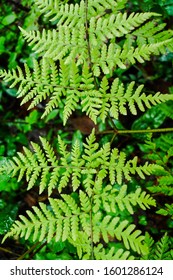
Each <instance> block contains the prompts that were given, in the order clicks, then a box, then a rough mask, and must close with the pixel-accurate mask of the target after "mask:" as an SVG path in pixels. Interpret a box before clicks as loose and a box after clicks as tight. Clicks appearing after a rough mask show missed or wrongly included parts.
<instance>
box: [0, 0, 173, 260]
mask: <svg viewBox="0 0 173 280" xmlns="http://www.w3.org/2000/svg"><path fill="white" fill-rule="evenodd" d="M35 2H37V5H34V3H35ZM39 2H40V5H38V4H39ZM44 2H46V1H34V0H30V1H25V0H23V1H17V0H16V1H2V4H1V7H0V19H1V20H0V22H1V24H0V30H1V34H3V35H1V36H0V61H1V65H0V67H1V69H2V71H1V78H2V80H1V84H0V100H1V102H0V118H1V123H0V168H1V173H0V211H1V215H0V236H1V240H3V239H4V236H5V239H4V240H5V242H4V243H3V244H1V246H0V256H1V259H78V258H87V259H90V258H97V259H106V258H107V259H111V258H114V259H133V258H134V259H172V258H173V239H172V228H173V220H172V218H173V201H172V196H173V189H172V184H173V176H172V171H173V161H172V156H173V147H172V140H173V117H172V109H173V98H172V93H173V85H172V77H173V71H172V60H173V47H172V46H173V39H172V38H173V31H171V29H172V30H173V26H172V19H173V4H172V3H171V2H172V1H169V0H167V1H166V0H165V1H161V0H155V1H150V0H143V1H135V0H133V1H122V0H121V1H112V2H117V3H118V5H119V6H118V8H119V11H121V10H122V12H123V13H124V12H126V13H127V15H128V16H129V15H130V14H131V13H133V12H134V13H136V14H137V13H142V14H141V18H140V15H139V14H137V15H138V16H136V19H135V20H134V22H133V16H131V20H129V23H128V24H126V20H127V18H128V17H125V18H124V19H123V18H122V17H120V16H119V21H120V20H122V22H123V24H124V26H123V27H121V28H120V27H119V25H118V21H117V22H115V23H116V24H117V25H116V24H115V25H116V26H115V29H113V26H111V28H110V29H109V32H110V33H109V34H108V33H107V36H108V37H107V38H105V37H104V34H102V32H101V31H100V29H99V26H97V24H96V23H95V27H97V28H96V30H97V32H98V34H97V33H96V34H95V33H94V32H93V33H92V30H91V34H92V35H93V34H95V36H96V37H95V38H94V35H93V37H92V38H90V40H91V41H92V40H93V41H92V42H94V40H96V41H97V40H98V42H99V43H98V44H100V45H99V46H101V44H102V43H103V45H106V46H108V45H109V44H112V45H113V44H114V43H115V41H114V36H115V34H116V36H117V37H118V39H117V41H116V46H119V48H120V49H121V48H122V49H123V50H124V53H123V52H122V53H121V52H119V53H118V54H117V56H116V58H115V59H114V60H113V59H112V57H111V52H110V53H108V52H107V53H106V52H105V53H104V51H105V49H102V51H101V54H98V53H97V50H96V49H97V48H96V49H95V50H94V51H93V52H92V47H91V46H89V45H88V46H87V51H88V50H89V51H88V53H87V51H86V52H82V49H81V52H80V51H79V49H80V48H77V49H73V50H72V51H71V49H70V48H69V49H67V50H66V51H65V50H64V53H62V55H61V57H59V56H58V55H59V52H60V51H62V49H63V48H62V46H61V45H60V44H59V46H57V49H56V47H55V46H54V45H53V40H52V41H51V40H48V42H47V44H45V45H44V44H43V45H41V44H39V40H41V39H44V40H46V39H45V38H46V36H45V37H44V34H43V33H42V30H43V29H46V30H55V29H56V28H58V23H59V22H61V24H62V25H63V24H65V23H66V20H67V22H68V15H69V22H71V21H72V18H73V23H72V25H71V26H72V28H73V30H75V27H76V26H77V24H81V23H80V20H79V19H78V20H76V21H75V17H74V15H73V17H71V18H70V12H69V13H67V16H66V18H65V16H64V19H63V20H61V21H60V19H61V17H62V15H61V14H60V15H58V16H56V14H55V13H54V11H53V10H52V12H51V13H49V12H50V10H49V9H50V8H49V9H47V10H46V9H44V5H43V4H41V3H44ZM53 2H58V1H53ZM60 2H61V3H62V4H63V3H66V2H68V3H69V4H70V3H72V4H75V3H81V2H82V1H60ZM84 2H85V5H86V3H88V1H84ZM95 2H99V1H95ZM100 2H101V3H102V4H101V7H104V5H103V2H105V3H106V2H107V3H109V2H111V1H100ZM107 5H108V4H107ZM110 5H112V6H111V7H109V6H108V7H109V8H107V9H105V10H104V13H103V14H102V13H101V15H100V14H99V15H96V18H97V20H98V19H99V17H100V18H101V17H104V16H105V18H106V19H109V17H110V16H111V13H112V11H113V9H114V6H113V4H110ZM38 6H40V9H39V8H38ZM76 7H77V6H76ZM116 8H117V7H116ZM76 9H77V8H76ZM97 9H98V10H99V8H98V7H95V9H93V10H92V11H91V10H89V11H88V14H87V16H88V17H87V19H88V21H86V22H85V25H84V26H85V28H84V29H82V28H81V25H80V31H81V32H84V35H86V39H87V36H88V28H89V25H87V23H88V22H89V20H90V18H92V17H93V18H94V16H95V13H96V14H97V12H98V10H97ZM100 9H101V8H100ZM111 9H112V10H111ZM43 10H44V13H43ZM81 10H82V9H81ZM71 12H72V10H71ZM80 12H81V11H80ZM146 12H148V14H144V13H146ZM45 13H47V17H44V14H45ZM81 13H82V12H81ZM92 13H93V14H92ZM151 13H153V14H151ZM156 13H159V14H160V15H161V16H156ZM78 16H79V14H78V13H77V14H76V17H78ZM85 16H86V14H85ZM116 16H117V15H116ZM145 16H146V18H145V19H144V17H145ZM52 18H53V20H52ZM81 18H82V17H81ZM49 19H51V21H49ZM123 20H124V21H123ZM69 22H68V23H66V24H67V26H68V27H69ZM112 22H114V21H113V20H112ZM165 23H166V24H165ZM88 24H89V23H88ZM90 24H91V23H90ZM59 25H60V23H59ZM112 25H113V24H112ZM141 25H142V27H141ZM18 26H20V27H21V28H20V29H19V28H18ZM105 26H106V23H105V25H104V27H105ZM129 26H130V27H129ZM140 27H141V29H140ZM69 28H70V27H69ZM142 28H143V30H142ZM77 30H79V27H78V26H77ZM82 30H83V31H82ZM112 30H113V31H112ZM117 30H118V31H117ZM168 30H170V31H168ZM38 32H39V33H38ZM66 32H67V31H66ZM99 32H100V33H99ZM111 32H112V33H111ZM40 34H42V35H40ZM50 34H51V33H50ZM67 34H68V35H69V33H66V35H67ZM112 34H114V36H112ZM50 36H51V35H50ZM62 36H63V34H62ZM78 36H79V35H78V31H77V33H76V34H75V31H74V38H75V40H76V41H75V42H76V44H82V43H83V42H82V39H81V38H82V36H81V38H78ZM66 37H67V36H66ZM79 37H80V36H79ZM148 38H149V39H148ZM66 40H67V39H66ZM68 40H69V43H70V42H71V41H70V40H71V37H70V35H69V37H68ZM68 40H67V41H65V43H66V44H68ZM73 40H74V39H73ZM147 40H148V41H147ZM85 41H86V42H87V40H85ZM146 41H147V47H146V48H145V49H142V47H143V46H144V45H146ZM88 42H89V41H88ZM158 42H159V43H160V45H159V46H158V45H157V43H158ZM55 43H56V42H55ZM73 43H74V41H73ZM57 45H58V44H57ZM93 45H94V43H93ZM52 46H53V47H52ZM127 46H128V47H129V46H130V47H133V48H136V49H137V50H136V52H135V51H134V53H131V54H130V55H129V54H127V52H126V51H127ZM148 46H149V47H148ZM58 47H59V49H58ZM100 48H101V47H100ZM140 48H141V49H142V51H140V50H141V49H140ZM147 48H148V49H147ZM64 49H65V48H64ZM93 49H94V47H93ZM78 51H79V53H78ZM45 53H46V54H47V57H48V59H49V61H47V60H46V59H43V60H41V58H42V57H43V56H44V55H45ZM88 54H89V55H88ZM51 55H52V57H51ZM99 55H100V57H99ZM56 56H57V58H56V59H55V57H56ZM92 56H93V57H92ZM133 56H134V59H132V57H133ZM98 57H99V58H100V60H99V59H98ZM52 58H53V60H51V59H52ZM73 58H75V59H73ZM127 58H128V59H129V60H128V59H127ZM94 59H95V61H94ZM106 59H107V61H108V62H107V64H106V63H104V61H105V60H106ZM72 60H73V61H72ZM68 61H69V62H70V63H69V65H70V66H68ZM98 61H99V62H98ZM112 61H113V64H112ZM66 62H67V63H66ZM95 62H96V63H95ZM94 63H95V65H94ZM99 63H100V64H99ZM24 65H25V66H24ZM26 65H27V66H26ZM115 65H116V67H115ZM19 67H20V70H19ZM70 67H71V68H70ZM12 69H18V70H16V72H15V71H14V70H12ZM32 71H34V73H35V74H34V75H35V79H37V80H40V81H41V82H42V83H43V84H44V81H45V80H47V81H48V82H49V83H50V84H51V83H52V87H53V90H52V88H51V89H50V88H48V87H46V86H43V87H41V88H40V87H38V88H36V89H35V91H33V93H31V94H30V95H29V93H28V89H27V88H26V87H27V86H28V85H27V84H26V82H25V81H24V77H22V75H23V74H21V73H25V74H24V76H25V75H28V77H29V78H28V79H32V77H33V76H32V75H33V74H32ZM40 73H41V74H40ZM69 77H70V78H69ZM41 79H42V80H41ZM52 81H53V82H52ZM13 82H14V84H13V87H12V88H10V87H9V86H10V84H12V83H13ZM20 82H21V86H20ZM55 83H58V85H59V88H64V89H65V88H68V89H69V91H68V93H66V91H65V90H64V91H62V94H61V93H59V91H58V90H59V89H56V90H57V92H58V93H57V92H56V95H55V94H54V95H53V94H52V91H53V92H54V91H55V88H54V85H55ZM142 84H143V85H144V87H142V86H141V85H142ZM46 85H47V84H46ZM18 86H19V87H20V92H17V90H18ZM74 88H75V90H77V92H78V93H77V94H76V92H74ZM92 90H93V92H91V91H92ZM39 91H42V92H43V94H40V95H39ZM49 91H50V92H49ZM44 92H45V95H44ZM83 92H84V93H83ZM86 92H87V93H86ZM90 92H91V93H90ZM108 92H111V94H112V95H111V94H110V95H108ZM158 92H161V93H158ZM89 93H90V95H89ZM115 93H116V94H117V95H118V98H119V100H118V102H117V101H116V102H117V104H118V105H116V106H113V105H110V104H114V102H115V99H114V94H115ZM51 94H52V96H54V98H53V97H52V96H51ZM58 94H59V97H58V99H57V100H58V101H57V100H55V99H56V98H57V95H58ZM87 94H88V95H89V96H90V97H88V95H87ZM100 94H101V95H100ZM17 96H18V97H20V99H17V98H16V97H17ZM78 96H79V97H78ZM101 96H102V98H101ZM100 100H102V103H100V102H101V101H100ZM130 100H131V102H130ZM20 101H21V102H22V105H20ZM116 102H115V103H116ZM88 104H89V105H88ZM111 106H112V107H111ZM28 107H29V108H30V110H29V111H27V109H28ZM115 107H116V108H115ZM100 108H101V109H100ZM45 112H46V113H45ZM42 115H43V116H44V118H42V117H41V116H42ZM148 132H150V133H148ZM57 136H58V137H57ZM57 138H58V141H57ZM23 146H24V147H25V148H24V149H23ZM23 151H24V152H23ZM57 158H58V160H57ZM24 163H25V164H24ZM33 163H34V164H33ZM32 164H33V165H32ZM29 165H30V166H32V168H31V169H29V167H28V166H29ZM59 165H60V166H61V170H60V171H59ZM67 165H69V166H70V168H69V170H68V169H67V168H66V166H67ZM34 170H37V171H38V170H39V171H38V172H37V174H36V173H34ZM50 170H51V171H52V174H53V175H54V174H55V176H53V175H52V176H50V175H49V173H50ZM79 170H80V172H79ZM81 170H82V171H81ZM57 172H59V173H58V175H57ZM25 174H26V176H24V175H25ZM95 174H96V175H95ZM108 197H109V199H108V200H106V199H107V198H108ZM56 199H58V200H56ZM40 202H41V204H40ZM57 202H58V203H57ZM58 204H59V205H60V206H58ZM39 205H40V206H39ZM32 207H34V208H33V209H34V212H33V210H32ZM40 207H41V208H40ZM28 210H29V211H28ZM26 211H28V212H27V213H28V215H29V217H30V220H27V221H26V219H25V218H21V217H26V218H27V219H28V216H27V215H26ZM32 213H34V217H33V216H32V215H33V214H32ZM69 213H70V214H69ZM21 215H22V216H21ZM64 216H65V217H67V218H66V219H64V220H63V225H62V232H59V231H58V230H57V229H58V228H59V225H60V223H61V222H62V219H63V218H62V217H64ZM71 216H74V218H73V219H72V218H71ZM45 217H46V218H45ZM68 217H70V218H68ZM17 220H19V222H18V223H19V224H17V223H16V224H15V223H14V222H15V221H17ZM46 220H50V223H48V224H46ZM89 220H90V222H88V221H89ZM91 220H92V223H91ZM31 221H32V222H31ZM80 221H82V222H81V224H80ZM30 222H31V223H30ZM40 222H41V223H42V224H45V227H41V226H40V224H39V223H40ZM31 224H33V225H35V226H36V225H37V228H34V226H32V227H30V225H31ZM38 224H39V225H38ZM12 225H13V227H12V228H11V226H12ZM79 225H80V226H79ZM26 226H27V227H28V228H29V227H30V232H29V231H27V230H26ZM89 226H90V227H92V230H91V229H90V228H89ZM70 231H71V232H72V233H70ZM46 232H49V233H48V235H46ZM40 233H41V236H40ZM84 233H85V234H84ZM88 236H89V237H88ZM38 237H39V238H38ZM52 237H55V238H52ZM82 238H83V240H82ZM25 239H27V241H26V240H25ZM79 241H81V242H79ZM82 242H83V243H84V245H85V246H83V247H82V246H79V244H78V243H82ZM91 244H92V245H91Z"/></svg>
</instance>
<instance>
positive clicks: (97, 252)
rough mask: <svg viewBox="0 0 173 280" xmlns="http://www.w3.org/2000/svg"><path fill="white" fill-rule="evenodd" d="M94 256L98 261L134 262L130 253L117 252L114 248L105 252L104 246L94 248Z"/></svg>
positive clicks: (121, 250)
mask: <svg viewBox="0 0 173 280" xmlns="http://www.w3.org/2000/svg"><path fill="white" fill-rule="evenodd" d="M94 256H95V259H96V260H134V257H133V256H132V255H131V254H130V252H129V251H125V250H123V249H118V250H117V251H115V248H114V247H111V248H110V249H109V250H105V248H104V247H103V245H102V244H99V245H98V246H95V247H94Z"/></svg>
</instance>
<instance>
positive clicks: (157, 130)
mask: <svg viewBox="0 0 173 280" xmlns="http://www.w3.org/2000/svg"><path fill="white" fill-rule="evenodd" d="M161 132H173V127H167V128H152V129H134V130H133V129H132V130H128V129H124V130H121V129H120V130H118V129H114V130H105V131H100V132H97V134H112V133H115V134H133V133H136V134H137V133H139V134H142V133H161Z"/></svg>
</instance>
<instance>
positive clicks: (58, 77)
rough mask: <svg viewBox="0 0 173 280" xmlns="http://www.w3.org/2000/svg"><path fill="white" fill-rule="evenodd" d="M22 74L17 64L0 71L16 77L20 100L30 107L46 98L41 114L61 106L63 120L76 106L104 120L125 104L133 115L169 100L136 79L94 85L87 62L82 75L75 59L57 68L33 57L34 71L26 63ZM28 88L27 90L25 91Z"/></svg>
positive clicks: (116, 115)
mask: <svg viewBox="0 0 173 280" xmlns="http://www.w3.org/2000/svg"><path fill="white" fill-rule="evenodd" d="M25 68H26V70H25V75H24V76H23V75H22V74H21V70H19V69H20V68H18V69H17V70H16V71H14V70H13V71H12V72H11V71H9V72H6V71H4V72H3V71H1V73H0V74H1V77H3V78H4V80H5V81H6V82H9V81H10V82H12V85H13V81H15V85H16V83H17V84H18V87H19V89H18V97H23V100H22V102H21V104H24V103H26V102H28V101H31V104H30V106H29V109H32V108H33V107H35V106H37V105H38V104H39V103H41V102H43V101H44V100H45V101H46V102H47V104H46V107H45V111H44V113H43V115H42V117H45V116H46V115H47V114H49V113H50V112H51V111H52V110H53V109H54V108H61V107H62V106H63V121H64V124H66V122H67V120H68V118H69V116H70V115H71V114H72V112H73V111H75V110H76V109H77V108H78V107H80V108H81V109H82V111H83V112H86V114H87V115H88V116H89V117H90V118H91V119H92V120H93V121H94V122H95V123H97V119H98V117H100V118H101V120H102V121H103V122H104V121H105V119H106V118H107V116H108V115H109V114H110V115H111V117H113V118H115V119H118V118H119V114H120V113H121V114H123V115H126V114H127V107H128V108H129V109H130V112H131V113H132V114H133V115H136V114H137V108H139V109H140V110H141V111H145V108H151V106H153V105H156V104H159V103H163V102H166V101H168V100H172V99H173V96H172V95H171V94H161V93H159V92H157V93H155V94H154V95H151V94H149V95H146V94H145V93H144V92H143V91H142V90H143V87H144V86H143V85H140V86H138V87H137V88H136V89H134V87H135V83H134V82H131V83H130V84H129V85H128V87H127V88H126V89H125V86H124V84H123V83H122V82H120V80H119V79H118V78H116V79H115V80H114V81H113V83H112V85H111V86H109V85H108V80H107V78H106V77H104V78H103V79H102V81H101V83H100V87H99V89H95V85H94V79H93V77H92V74H91V73H90V72H89V69H88V66H87V64H84V66H83V69H82V76H80V73H79V69H78V68H77V66H76V64H75V63H72V64H71V65H70V66H69V65H65V64H64V63H63V62H61V63H60V70H59V71H58V69H57V67H56V64H55V62H53V61H52V60H47V59H43V60H42V61H41V63H40V64H39V63H38V62H37V61H34V69H33V73H31V72H30V71H29V70H28V68H27V66H26V67H25ZM28 89H29V92H28V93H26V92H27V91H28Z"/></svg>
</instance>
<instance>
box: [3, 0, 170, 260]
mask: <svg viewBox="0 0 173 280" xmlns="http://www.w3.org/2000/svg"><path fill="white" fill-rule="evenodd" d="M66 2H68V3H77V2H80V1H78V0H71V1H66ZM33 4H34V0H1V5H0V67H1V68H3V69H7V68H8V69H12V68H15V67H16V66H17V65H20V66H21V67H22V65H23V64H24V63H26V62H27V63H28V64H29V65H30V66H31V67H32V59H33V58H34V57H36V54H34V53H33V52H32V49H31V48H30V47H28V45H27V43H26V42H25V41H24V39H23V38H22V36H21V34H20V30H19V28H18V27H19V26H22V27H23V28H24V29H26V30H42V29H43V27H44V28H51V26H52V25H53V23H52V24H50V22H48V21H46V19H45V18H43V17H42V15H40V12H39V10H38V9H37V7H36V6H34V5H33ZM127 11H128V12H148V11H153V12H156V13H160V14H161V15H162V16H161V19H160V20H161V21H163V22H166V23H167V28H170V29H173V1H172V0H154V1H152V0H142V1H141V0H131V1H128V3H127ZM172 66H173V53H169V52H168V53H167V54H165V55H162V56H161V57H152V59H151V61H149V62H146V63H144V64H139V63H137V64H136V65H134V66H132V67H129V68H128V69H127V70H119V69H118V70H116V72H115V76H119V77H120V78H121V80H123V81H124V82H127V83H129V82H130V81H132V80H134V81H136V82H137V83H138V84H141V83H142V84H144V85H145V88H146V91H148V92H149V93H152V92H157V91H160V92H165V93H167V92H170V93H173V67H172ZM41 111H42V107H41V105H40V106H39V107H37V108H34V109H33V110H32V111H29V112H28V111H27V107H26V106H20V102H19V100H18V99H16V91H15V90H14V89H13V90H12V89H9V88H8V85H7V84H5V83H4V82H3V81H0V165H3V164H4V162H5V161H6V160H7V159H8V158H9V157H11V156H14V155H15V154H16V153H17V152H18V151H21V150H22V146H23V145H25V146H28V145H29V141H36V142H37V141H38V137H39V135H41V136H44V137H47V139H48V140H49V141H51V142H52V143H54V145H55V146H56V143H57V142H56V136H57V134H59V135H61V137H62V138H64V141H66V143H67V144H70V145H71V144H72V143H73V142H74V141H75V140H76V139H78V140H79V141H81V142H82V140H83V139H84V137H85V136H86V135H87V134H89V133H90V132H91V129H92V128H93V127H94V124H93V123H92V122H91V120H90V119H89V118H87V117H86V116H81V114H80V112H79V113H75V115H74V116H72V118H71V119H70V120H69V122H68V124H67V126H66V127H65V128H64V127H63V126H62V121H61V119H58V118H57V115H58V112H57V110H54V111H53V112H51V113H50V114H49V115H48V116H47V118H46V119H45V120H40V115H41ZM172 112H173V102H168V103H166V104H163V105H158V106H155V107H153V108H152V109H149V110H147V111H146V112H145V113H144V114H141V113H140V114H139V115H138V116H137V117H135V118H134V116H132V117H131V116H128V117H127V118H126V117H124V116H120V119H119V120H118V121H115V120H113V122H114V124H115V125H116V127H117V128H118V129H123V128H124V129H147V128H158V127H173V114H172ZM111 127H112V123H111V122H110V121H109V120H108V121H107V123H106V124H103V123H101V122H100V123H99V124H98V127H97V129H98V130H99V131H100V132H101V131H105V130H109V129H110V128H111ZM172 138H173V135H172V133H169V134H167V135H164V136H163V135H159V134H156V135H153V137H152V138H151V139H150V140H148V135H146V134H130V135H123V136H118V137H115V138H114V139H112V135H111V134H110V135H109V134H105V135H102V136H101V135H100V136H99V135H98V141H100V143H101V144H103V143H105V142H107V141H108V140H109V141H113V145H114V146H115V147H118V148H119V149H120V150H123V151H125V152H126V155H127V157H129V158H130V157H134V156H136V155H137V156H138V157H139V159H140V161H141V162H142V161H144V160H145V159H146V158H147V159H149V160H152V161H153V162H156V161H157V160H158V158H163V157H167V158H169V161H165V162H164V165H165V167H166V168H167V170H169V172H170V173H172V171H173V161H172V160H171V157H168V154H167V152H168V150H169V149H171V145H172V143H173V142H172V140H173V139H172ZM146 141H149V142H147V143H150V145H149V144H148V146H146ZM151 143H153V145H154V146H152V144H151ZM153 147H155V148H154V150H153ZM151 148H152V149H151ZM151 151H152V154H155V157H154V158H151V157H150V156H149V155H150V153H151ZM153 151H154V152H153ZM171 156H173V153H172V154H171ZM156 158H157V159H156ZM153 180H154V179H153V178H150V180H149V181H148V182H143V181H141V182H139V181H137V179H134V180H132V181H131V182H130V188H131V189H133V190H134V189H136V188H137V187H138V185H140V186H142V187H143V188H144V189H146V188H147V189H148V191H150V192H152V193H154V189H152V186H153V184H157V182H154V181H153ZM172 183H173V182H172ZM171 188H172V185H171V183H170V185H169V186H168V190H167V192H166V188H165V191H164V192H163V191H161V190H158V191H157V192H156V193H154V195H155V198H156V200H157V202H158V204H159V205H160V207H163V206H164V204H165V203H168V204H171V203H173V199H172V195H173V192H171ZM26 189H27V184H26V182H25V181H22V182H17V181H16V179H13V180H11V179H10V180H9V178H8V176H7V175H4V174H3V175H0V241H1V237H2V236H3V235H4V233H5V232H7V231H8V229H9V227H10V226H11V224H12V223H13V222H14V220H15V219H16V217H17V216H18V215H19V214H23V213H24V212H25V211H26V209H29V208H31V207H32V206H33V205H37V204H38V202H40V201H46V200H47V194H46V193H45V194H43V195H42V196H39V195H38V189H37V187H36V188H35V189H34V190H32V191H26ZM162 214H163V213H161V214H160V213H158V214H156V210H155V209H154V210H152V211H151V210H150V211H145V212H142V211H141V212H140V213H139V212H138V213H136V214H135V215H134V217H133V220H134V222H135V223H137V224H139V226H140V227H141V230H145V231H148V232H149V233H150V234H152V236H153V238H154V239H155V240H156V241H158V240H159V239H160V238H161V237H162V236H163V234H164V232H166V231H167V232H168V233H169V232H170V235H171V232H172V229H173V219H172V217H171V216H170V215H169V213H168V215H167V216H166V218H165V215H162ZM172 216H173V215H172ZM127 218H128V219H129V220H131V219H132V217H130V216H129V217H127V216H126V219H127ZM116 246H117V248H118V246H119V244H117V245H116V244H115V247H116ZM67 248H68V249H67ZM17 258H26V259H27V258H28V259H31V258H33V259H75V258H76V251H75V248H73V247H72V245H70V244H67V243H66V244H65V243H61V242H58V243H56V244H54V243H53V241H52V243H50V244H48V245H46V244H44V243H43V244H39V243H37V244H33V243H32V241H27V242H26V241H24V240H23V239H21V240H18V241H16V242H15V241H14V240H7V241H6V242H5V244H3V245H0V259H17Z"/></svg>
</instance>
